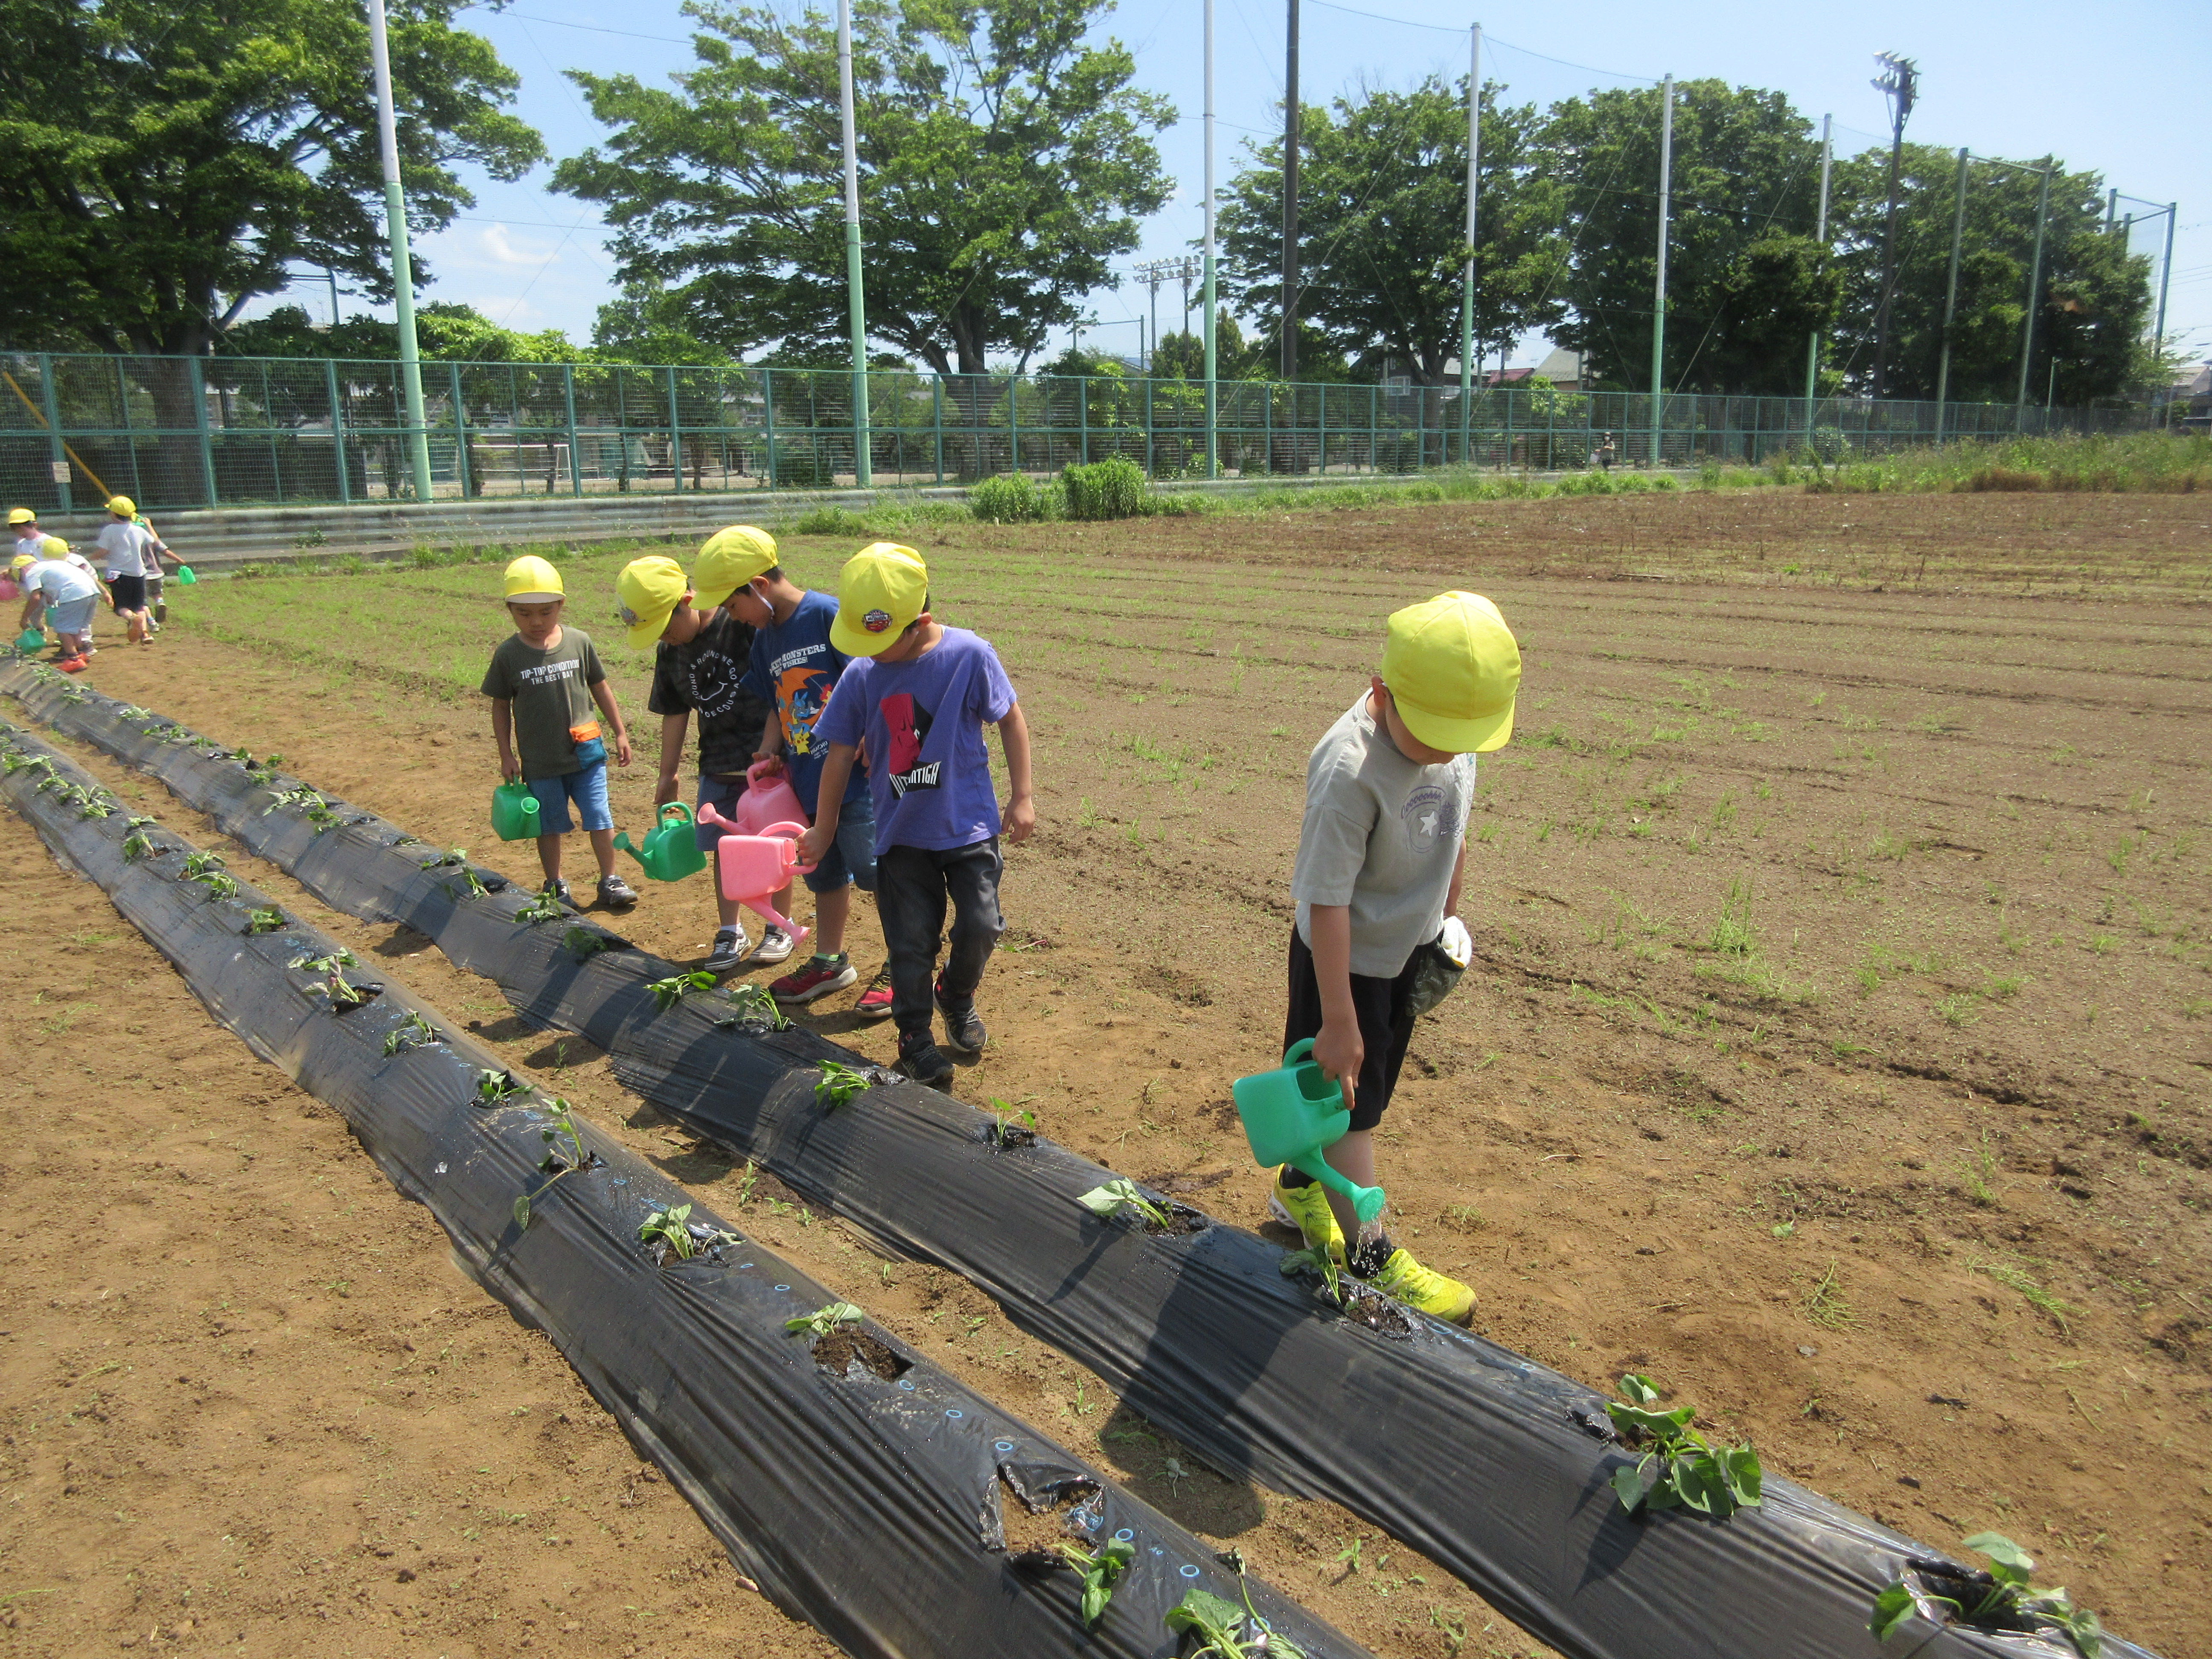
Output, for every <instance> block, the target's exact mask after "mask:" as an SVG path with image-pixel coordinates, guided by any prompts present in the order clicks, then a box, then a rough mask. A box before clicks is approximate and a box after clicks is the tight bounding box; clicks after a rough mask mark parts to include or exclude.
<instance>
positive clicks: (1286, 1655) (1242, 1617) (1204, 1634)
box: [1167, 1573, 1305, 1659]
mask: <svg viewBox="0 0 2212 1659" xmlns="http://www.w3.org/2000/svg"><path fill="white" fill-rule="evenodd" d="M1237 1583H1238V1585H1239V1586H1240V1587H1242V1586H1243V1583H1244V1576H1243V1574H1242V1573H1239V1574H1238V1575H1237ZM1243 1595H1244V1605H1243V1607H1237V1605H1236V1604H1235V1603H1234V1602H1230V1601H1223V1600H1222V1599H1221V1598H1220V1597H1219V1596H1218V1595H1209V1594H1208V1593H1207V1592H1206V1591H1205V1590H1200V1589H1194V1590H1185V1591H1184V1592H1183V1595H1182V1601H1178V1602H1177V1603H1176V1605H1175V1606H1173V1607H1170V1608H1169V1609H1168V1612H1167V1626H1168V1628H1169V1629H1170V1630H1171V1631H1173V1632H1175V1633H1176V1635H1178V1636H1195V1637H1197V1638H1199V1644H1198V1645H1197V1646H1196V1647H1194V1648H1193V1649H1191V1650H1190V1651H1189V1652H1188V1654H1186V1655H1185V1656H1184V1659H1261V1656H1262V1655H1264V1656H1266V1659H1305V1656H1304V1652H1303V1651H1302V1650H1299V1649H1298V1648H1297V1647H1295V1646H1293V1645H1292V1644H1291V1641H1290V1638H1287V1637H1285V1636H1283V1635H1281V1634H1280V1633H1279V1632H1275V1631H1272V1630H1269V1629H1268V1628H1267V1620H1264V1619H1262V1618H1261V1617H1260V1615H1259V1613H1256V1612H1255V1611H1254V1609H1253V1607H1252V1592H1251V1591H1250V1590H1249V1589H1245V1590H1244V1591H1243ZM1246 1632H1250V1634H1249V1635H1247V1634H1246Z"/></svg>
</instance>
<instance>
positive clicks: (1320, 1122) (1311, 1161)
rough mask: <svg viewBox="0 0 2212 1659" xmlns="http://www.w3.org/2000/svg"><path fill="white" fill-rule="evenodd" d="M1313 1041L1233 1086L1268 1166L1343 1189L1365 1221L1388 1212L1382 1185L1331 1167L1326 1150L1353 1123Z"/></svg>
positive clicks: (1248, 1132)
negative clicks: (1284, 1167) (1302, 1173)
mask: <svg viewBox="0 0 2212 1659" xmlns="http://www.w3.org/2000/svg"><path fill="white" fill-rule="evenodd" d="M1312 1054H1313V1039H1312V1038H1311V1037H1307V1038H1305V1039H1304V1041H1302V1042H1294V1043H1292V1044H1291V1046H1290V1048H1289V1049H1288V1050H1287V1051H1286V1052H1285V1054H1284V1055H1283V1063H1282V1065H1281V1066H1279V1067H1278V1068H1277V1069H1276V1070H1274V1071H1272V1072H1255V1073H1253V1074H1252V1075H1251V1076H1250V1077H1240V1078H1238V1079H1237V1081H1236V1082H1234V1083H1232V1084H1231V1085H1229V1093H1230V1097H1231V1099H1233V1100H1234V1101H1235V1102H1236V1103H1237V1116H1239V1117H1241V1118H1243V1120H1244V1138H1245V1139H1247V1140H1248V1141H1249V1142H1250V1143H1251V1146H1252V1156H1253V1157H1254V1158H1257V1159H1259V1161H1260V1163H1261V1164H1262V1165H1263V1166H1265V1167H1268V1168H1273V1166H1274V1165H1275V1164H1293V1165H1295V1166H1297V1168H1298V1169H1301V1170H1304V1171H1305V1172H1306V1173H1307V1174H1308V1175H1310V1176H1313V1177H1315V1178H1316V1180H1318V1181H1319V1182H1321V1183H1322V1185H1323V1186H1324V1187H1327V1188H1329V1189H1330V1190H1332V1191H1334V1192H1337V1193H1340V1194H1343V1195H1344V1197H1345V1199H1346V1200H1347V1201H1348V1202H1349V1203H1350V1204H1351V1206H1352V1213H1353V1214H1354V1215H1357V1216H1358V1218H1359V1219H1360V1221H1361V1222H1362V1223H1363V1224H1364V1223H1366V1222H1370V1221H1372V1220H1374V1219H1375V1218H1376V1216H1378V1215H1381V1214H1382V1213H1383V1189H1382V1188H1380V1187H1362V1186H1359V1185H1358V1184H1356V1183H1355V1182H1352V1181H1350V1180H1348V1179H1347V1178H1346V1177H1345V1176H1342V1175H1340V1174H1339V1173H1338V1172H1337V1171H1336V1170H1334V1169H1332V1168H1330V1167H1329V1164H1328V1160H1327V1159H1325V1158H1322V1149H1323V1148H1325V1147H1328V1146H1334V1145H1335V1144H1336V1143H1337V1142H1338V1141H1340V1140H1341V1139H1344V1136H1345V1133H1346V1131H1347V1130H1348V1129H1350V1128H1351V1127H1352V1113H1351V1112H1350V1111H1349V1110H1348V1109H1346V1106H1345V1103H1344V1090H1343V1088H1342V1087H1341V1086H1340V1085H1338V1084H1335V1083H1332V1082H1331V1081H1329V1079H1327V1078H1325V1077H1323V1076H1322V1071H1321V1067H1320V1066H1317V1065H1316V1064H1315V1063H1314V1060H1313V1059H1312V1058H1311V1056H1312Z"/></svg>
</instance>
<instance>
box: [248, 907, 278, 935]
mask: <svg viewBox="0 0 2212 1659" xmlns="http://www.w3.org/2000/svg"><path fill="white" fill-rule="evenodd" d="M283 925H284V913H283V911H282V910H278V909H275V908H269V907H265V906H264V908H261V909H258V910H248V911H247V912H246V932H247V933H275V932H276V930H277V929H278V928H279V927H283Z"/></svg>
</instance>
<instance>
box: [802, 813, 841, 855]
mask: <svg viewBox="0 0 2212 1659" xmlns="http://www.w3.org/2000/svg"><path fill="white" fill-rule="evenodd" d="M835 834H836V831H835V830H834V829H823V827H822V825H820V824H818V823H817V824H816V825H815V826H814V827H813V828H812V829H809V830H808V831H807V832H806V833H805V835H803V836H800V837H799V862H800V863H801V864H819V863H821V862H822V855H823V854H824V853H827V852H828V851H829V839H830V837H831V836H833V835H835Z"/></svg>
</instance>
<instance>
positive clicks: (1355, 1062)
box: [1268, 592, 1521, 1325]
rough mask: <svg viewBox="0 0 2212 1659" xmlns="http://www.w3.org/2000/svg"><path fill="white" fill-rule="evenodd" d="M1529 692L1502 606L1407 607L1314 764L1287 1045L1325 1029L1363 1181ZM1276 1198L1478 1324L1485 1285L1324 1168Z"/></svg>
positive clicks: (1300, 1223) (1353, 1159) (1380, 1271)
mask: <svg viewBox="0 0 2212 1659" xmlns="http://www.w3.org/2000/svg"><path fill="white" fill-rule="evenodd" d="M1520 684H1521V651H1520V647H1519V646H1518V645H1516V643H1515V641H1514V638H1513V635H1512V632H1511V630H1510V629H1508V628H1507V627H1506V626H1505V619H1504V617H1501V616H1499V615H1498V607H1497V606H1496V605H1492V603H1491V602H1490V601H1489V600H1488V599H1484V598H1482V597H1481V596H1480V595H1479V594H1474V593H1456V592H1455V593H1440V594H1438V595H1437V597H1436V598H1435V599H1430V600H1428V601H1426V602H1425V603H1424V604H1421V605H1408V606H1407V608H1406V609H1404V610H1403V611H1397V612H1395V613H1394V614H1393V615H1392V617H1390V620H1389V633H1388V638H1387V641H1386V643H1385V644H1384V646H1383V671H1382V672H1381V673H1380V674H1377V675H1376V676H1374V677H1372V678H1371V679H1370V682H1369V685H1368V689H1367V690H1364V691H1363V692H1362V693H1361V694H1360V696H1359V700H1358V702H1355V703H1353V704H1352V707H1351V708H1348V709H1346V711H1345V712H1344V714H1342V715H1341V716H1340V718H1339V719H1338V720H1337V722H1336V724H1335V725H1334V726H1330V727H1329V729H1328V731H1327V732H1324V733H1323V734H1322V739H1321V741H1320V742H1319V743H1317V744H1315V745H1314V750H1313V754H1312V756H1311V757H1310V758H1309V759H1308V760H1307V762H1306V807H1305V819H1304V823H1303V824H1302V825H1301V826H1300V828H1299V830H1298V856H1297V864H1296V865H1295V866H1293V867H1292V869H1291V897H1292V898H1293V899H1294V900H1295V901H1296V902H1297V924H1296V925H1295V926H1294V927H1292V928H1291V946H1290V1012H1289V1016H1288V1018H1286V1020H1285V1023H1284V1029H1283V1047H1284V1048H1286V1049H1287V1048H1290V1047H1291V1045H1292V1044H1294V1043H1297V1042H1303V1041H1304V1040H1305V1039H1306V1038H1308V1037H1310V1038H1312V1039H1313V1045H1314V1046H1313V1057H1314V1060H1315V1061H1316V1064H1318V1065H1319V1066H1320V1067H1321V1069H1322V1074H1323V1075H1324V1076H1327V1077H1330V1078H1334V1079H1336V1080H1337V1081H1338V1082H1340V1084H1341V1085H1343V1088H1344V1094H1345V1102H1346V1105H1348V1106H1349V1107H1350V1108H1351V1110H1352V1127H1351V1130H1350V1132H1349V1133H1346V1135H1345V1137H1344V1139H1341V1140H1340V1141H1338V1142H1337V1143H1336V1144H1335V1145H1334V1146H1331V1147H1330V1148H1329V1149H1328V1152H1327V1153H1326V1154H1325V1156H1326V1157H1327V1158H1328V1162H1329V1163H1330V1164H1332V1165H1333V1166H1334V1167H1335V1168H1336V1169H1337V1170H1340V1171H1341V1172H1342V1173H1343V1174H1344V1175H1346V1176H1349V1177H1350V1178H1351V1179H1352V1181H1353V1182H1355V1183H1357V1184H1358V1185H1359V1186H1363V1187H1372V1186H1374V1185H1375V1184H1376V1178H1375V1126H1376V1124H1377V1123H1378V1122H1380V1121H1382V1116H1383V1109H1384V1108H1385V1107H1387V1106H1388V1105H1389V1103H1390V1093H1391V1091H1392V1090H1393V1089H1395V1087H1396V1086H1397V1082H1398V1072H1399V1068H1400V1067H1401V1066H1403V1065H1404V1064H1405V1060H1406V1047H1407V1043H1408V1042H1411V1041H1412V1039H1413V1021H1414V1019H1415V1018H1416V1017H1417V1016H1418V1015H1419V1013H1421V1012H1425V1008H1424V1006H1423V1003H1422V1001H1420V1000H1417V992H1418V991H1419V981H1420V980H1421V978H1422V969H1423V968H1424V966H1425V963H1426V962H1427V959H1428V958H1429V957H1431V956H1432V955H1433V954H1434V953H1436V952H1437V950H1438V949H1439V948H1440V947H1441V945H1443V940H1444V939H1445V938H1446V937H1447V923H1448V922H1449V921H1456V918H1457V913H1458V910H1459V899H1460V883H1461V878H1462V875H1463V873H1464V871H1465V866H1466V859H1467V847H1466V842H1465V833H1466V829H1467V819H1468V809H1469V807H1470V806H1471V805H1472V804H1473V802H1474V767H1475V763H1474V757H1475V756H1476V755H1477V754H1480V753H1487V752H1488V751H1490V750H1493V749H1497V748H1499V747H1502V746H1503V745H1504V743H1505V741H1506V739H1507V738H1510V737H1511V736H1512V735H1513V700H1514V697H1515V696H1516V692H1517V690H1518V689H1519V686H1520ZM1458 965H1460V966H1464V965H1465V964H1464V959H1463V957H1462V960H1461V961H1460V963H1458ZM1268 1208H1269V1210H1270V1211H1271V1212H1273V1214H1274V1215H1275V1216H1276V1218H1278V1219H1279V1220H1282V1221H1285V1222H1287V1223H1289V1224H1290V1225H1292V1226H1295V1227H1297V1229H1298V1231H1300V1232H1301V1233H1302V1234H1303V1235H1304V1238H1305V1242H1306V1245H1307V1248H1309V1249H1316V1250H1318V1249H1326V1250H1328V1252H1329V1254H1330V1255H1333V1256H1335V1257H1337V1258H1338V1259H1339V1260H1340V1261H1343V1262H1344V1263H1345V1266H1346V1267H1347V1268H1348V1269H1349V1270H1350V1271H1351V1272H1352V1273H1354V1274H1355V1275H1357V1276H1358V1277H1359V1278H1361V1279H1365V1280H1366V1281H1367V1282H1368V1283H1370V1284H1371V1285H1374V1286H1375V1287H1376V1289H1377V1290H1381V1291H1388V1292H1389V1294H1390V1295H1392V1296H1395V1297H1398V1298H1399V1299H1400V1300H1401V1301H1402V1302H1405V1303H1407V1304H1409V1305H1410V1306H1413V1307H1415V1308H1419V1310H1421V1311H1422V1312H1424V1313H1428V1314H1433V1315H1435V1316H1437V1318H1439V1319H1444V1320H1449V1321H1450V1322H1453V1323H1454V1324H1459V1325H1464V1324H1466V1323H1468V1321H1469V1320H1470V1319H1471V1318H1472V1317H1473V1315H1474V1291H1473V1290H1471V1289H1470V1288H1469V1287H1468V1286H1467V1285H1462V1284H1461V1283H1460V1282H1459V1281H1458V1280H1457V1279H1447V1278H1446V1277H1445V1276H1444V1275H1443V1274H1442V1273H1436V1272H1433V1271H1431V1269H1429V1268H1427V1267H1423V1266H1422V1265H1421V1264H1420V1263H1419V1262H1418V1261H1415V1260H1414V1259H1413V1255H1412V1254H1411V1252H1409V1251H1407V1250H1405V1249H1401V1248H1399V1247H1398V1246H1396V1245H1395V1244H1393V1243H1391V1240H1390V1237H1389V1233H1388V1232H1387V1231H1384V1230H1383V1224H1382V1221H1381V1218H1377V1219H1376V1221H1375V1222H1374V1223H1372V1224H1370V1228H1369V1230H1368V1231H1366V1232H1365V1233H1364V1234H1362V1233H1361V1232H1360V1230H1359V1224H1358V1218H1356V1217H1355V1216H1354V1215H1353V1213H1352V1207H1351V1206H1350V1205H1349V1204H1348V1203H1346V1201H1345V1200H1342V1199H1341V1198H1340V1197H1339V1196H1338V1195H1337V1194H1334V1193H1333V1192H1331V1191H1330V1190H1329V1189H1328V1188H1326V1187H1324V1186H1322V1184H1321V1183H1320V1182H1318V1181H1316V1179H1315V1178H1314V1177H1313V1176H1312V1175H1311V1174H1310V1172H1309V1171H1306V1170H1299V1169H1296V1168H1294V1167H1292V1166H1291V1165H1290V1164H1285V1165H1284V1166H1283V1167H1282V1168H1281V1169H1280V1170H1278V1171H1277V1172H1276V1176H1275V1182H1274V1188H1273V1192H1272V1193H1271V1194H1269V1197H1268ZM1347 1237H1350V1238H1351V1239H1352V1243H1351V1244H1350V1245H1349V1247H1348V1248H1347V1245H1346V1238H1347Z"/></svg>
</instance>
